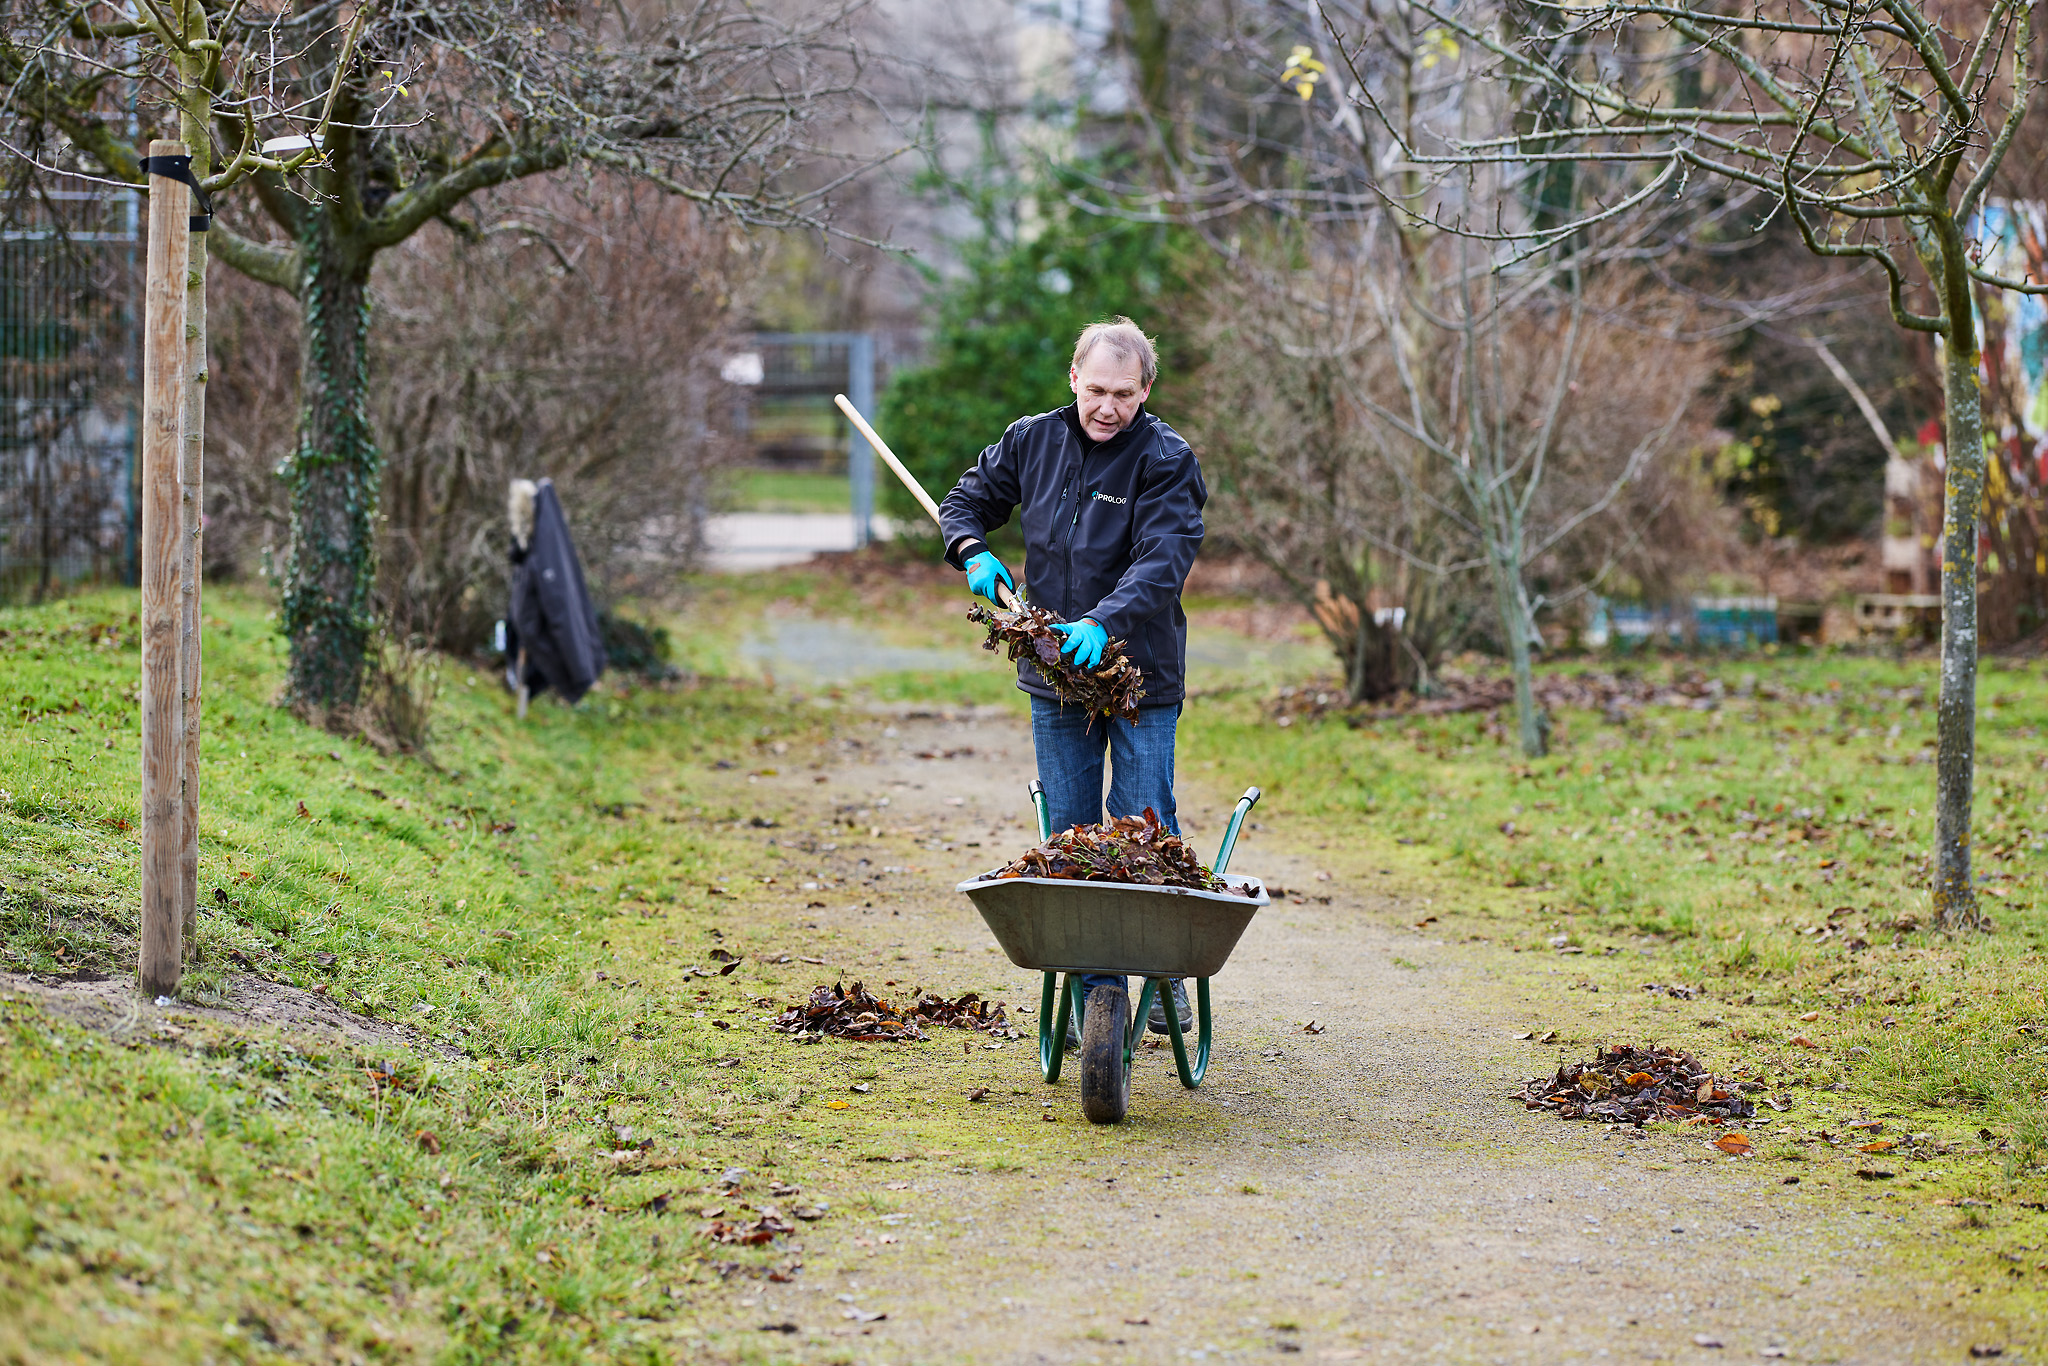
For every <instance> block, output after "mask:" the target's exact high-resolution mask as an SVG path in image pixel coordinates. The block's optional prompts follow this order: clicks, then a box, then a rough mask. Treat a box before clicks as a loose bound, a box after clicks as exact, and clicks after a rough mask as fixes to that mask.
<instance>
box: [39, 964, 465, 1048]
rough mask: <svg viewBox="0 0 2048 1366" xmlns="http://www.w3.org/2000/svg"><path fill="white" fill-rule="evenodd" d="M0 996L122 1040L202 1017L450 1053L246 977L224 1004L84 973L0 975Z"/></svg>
mask: <svg viewBox="0 0 2048 1366" xmlns="http://www.w3.org/2000/svg"><path fill="white" fill-rule="evenodd" d="M0 993H5V994H7V995H9V996H12V997H14V998H15V999H17V1000H27V1001H34V1002H35V1003H36V1004H37V1005H39V1006H41V1007H42V1008H43V1009H45V1010H47V1011H49V1012H50V1013H51V1014H52V1015H58V1016H62V1017H63V1018H64V1019H67V1020H70V1021H72V1022H73V1023H75V1024H80V1025H83V1026H85V1027H86V1028H87V1029H91V1030H95V1031H98V1032H99V1033H103V1034H113V1035H125V1034H128V1033H131V1032H133V1031H134V1030H136V1029H138V1028H147V1027H150V1026H153V1025H155V1024H157V1023H160V1022H165V1021H177V1020H208V1021H212V1022H214V1023H217V1024H223V1025H227V1026H230V1027H232V1028H236V1029H252V1028H253V1029H275V1030H278V1031H279V1032H281V1033H285V1034H292V1035H296V1036H299V1037H303V1038H308V1039H314V1040H318V1041H319V1042H321V1043H324V1044H329V1045H333V1044H350V1045H356V1046H364V1045H379V1046H384V1047H400V1048H419V1047H428V1048H433V1049H435V1050H436V1051H439V1052H442V1053H447V1054H449V1055H450V1056H453V1053H452V1051H451V1050H449V1049H448V1048H447V1047H446V1046H445V1045H442V1044H437V1043H434V1042H432V1041H431V1040H427V1039H424V1038H423V1037H422V1036H421V1035H420V1034H419V1033H418V1032H416V1031H414V1030H412V1029H408V1028H407V1027H405V1026H404V1025H400V1024H391V1023H388V1022H386V1021H383V1020H373V1019H371V1018H370V1017H369V1016H367V1015H358V1014H356V1013H355V1012H354V1011H352V1010H348V1009H346V1008H344V1007H342V1006H340V1005H337V1004H336V1003H335V1002H333V1001H330V1000H328V999H327V997H325V996H324V995H320V994H318V993H315V992H311V991H304V990H301V989H300V988H298V987H294V986H287V985H285V984H284V983H282V982H271V981H266V980H265V979H263V978H261V977H253V976H248V975H237V976H234V977H230V978H229V979H228V981H227V995H228V1000H227V1004H225V1005H195V1004H193V1003H191V1002H188V1001H173V1002H171V1003H170V1004H169V1005H162V1006H160V1005H157V1004H156V1003H155V1002H152V1001H146V1000H144V999H143V998H142V997H140V996H138V995H137V994H136V991H135V979H134V978H132V977H129V976H127V975H125V974H123V975H119V976H109V975H103V974H100V973H95V972H90V971H80V972H77V973H73V974H71V975H69V976H64V977H55V976H49V975H46V974H41V973H16V972H7V973H0Z"/></svg>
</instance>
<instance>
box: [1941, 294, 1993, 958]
mask: <svg viewBox="0 0 2048 1366" xmlns="http://www.w3.org/2000/svg"><path fill="white" fill-rule="evenodd" d="M1966 291H1967V286H1966V287H1965V294H1964V297H1965V299H1967V297H1968V296H1967V292H1966ZM1950 319H1951V322H1950V326H1949V330H1948V335H1947V337H1946V338H1945V339H1944V342H1945V344H1944V345H1943V347H1942V353H1943V354H1942V358H1943V366H1942V383H1941V389H1942V404H1943V407H1944V408H1946V409H1947V415H1946V416H1947V432H1946V433H1945V438H1944V439H1945V441H1946V443H1947V452H1946V454H1947V478H1946V480H1945V484H1944V489H1943V492H1944V498H1943V509H1942V523H1941V543H1942V549H1941V700H1940V702H1939V703H1938V705H1937V707H1936V709H1935V722H1934V734H1935V768H1934V912H1935V915H1936V917H1937V918H1938V919H1939V920H1940V923H1941V927H1942V928H1943V929H1945V930H1965V929H1978V928H1981V927H1982V925H1983V920H1982V917H1981V916H1979V914H1978V911H1977V889H1976V887H1975V886H1974V885H1973V884H1972V883H1971V881H1970V803H1971V791H1972V787H1973V785H1974V781H1975V770H1976V757H1977V753H1976V752H1977V516H1978V512H1979V510H1980V508H1981V507H1982V504H1983V499H1984V397H1983V391H1982V388H1981V387H1980V382H1979V378H1978V373H1977V365H1978V356H1977V330H1976V327H1975V322H1974V319H1973V318H1972V316H1971V314H1970V312H1969V311H1968V307H1967V304H1966V305H1965V308H1964V311H1963V312H1962V314H1961V315H1960V316H1957V315H1956V314H1955V313H1954V312H1953V311H1951V313H1950Z"/></svg>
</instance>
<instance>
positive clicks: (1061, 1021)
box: [1038, 972, 1078, 1082]
mask: <svg viewBox="0 0 2048 1366" xmlns="http://www.w3.org/2000/svg"><path fill="white" fill-rule="evenodd" d="M1059 978H1060V975H1059V974H1058V973H1056V972H1048V973H1046V974H1045V984H1044V985H1043V986H1042V987H1040V988H1039V991H1038V1070H1039V1071H1041V1072H1043V1073H1044V1074H1045V1079H1046V1081H1047V1082H1055V1081H1058V1080H1059V1079H1060V1063H1061V1062H1063V1061H1065V1059H1066V1055H1067V1016H1068V1014H1069V1012H1071V1011H1073V1010H1075V1009H1077V1008H1078V1007H1077V1005H1076V1003H1075V1001H1074V977H1073V974H1072V973H1069V974H1067V982H1066V985H1065V986H1064V987H1060V986H1059V985H1058V984H1059ZM1055 1002H1057V1008H1055Z"/></svg>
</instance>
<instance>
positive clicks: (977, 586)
mask: <svg viewBox="0 0 2048 1366" xmlns="http://www.w3.org/2000/svg"><path fill="white" fill-rule="evenodd" d="M998 579H1000V580H1002V583H1003V586H1004V587H1005V588H1007V589H1009V590H1010V594H1011V596H1012V597H1014V596H1016V593H1017V585H1016V584H1015V583H1013V582H1011V581H1010V571H1009V570H1007V569H1005V568H1004V567H1003V562H1002V561H1001V560H999V559H997V558H996V556H995V552H994V551H992V550H984V551H982V552H981V553H980V554H979V555H976V556H975V557H974V558H972V559H970V560H969V561H968V562H967V588H968V591H970V592H974V593H979V594H981V596H983V597H985V598H987V599H988V600H989V601H990V602H994V603H996V606H998V607H1000V606H1002V604H1001V603H1000V602H996V581H997V580H998Z"/></svg>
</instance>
